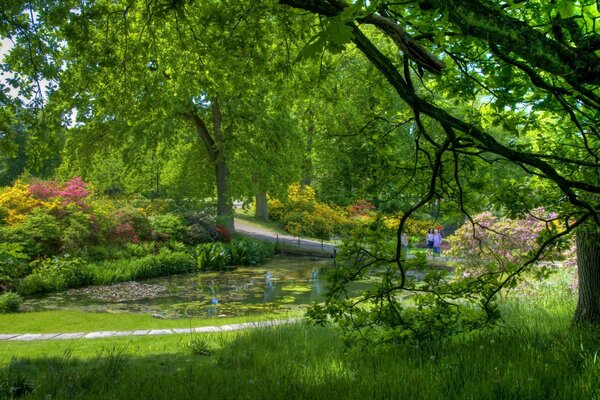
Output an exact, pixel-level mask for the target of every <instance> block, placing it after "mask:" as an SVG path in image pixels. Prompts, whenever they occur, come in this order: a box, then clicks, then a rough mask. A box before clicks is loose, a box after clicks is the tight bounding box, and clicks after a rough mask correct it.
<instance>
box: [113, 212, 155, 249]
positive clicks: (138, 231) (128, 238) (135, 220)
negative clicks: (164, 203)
mask: <svg viewBox="0 0 600 400" xmlns="http://www.w3.org/2000/svg"><path fill="white" fill-rule="evenodd" d="M114 218H115V225H114V228H113V231H112V233H111V234H110V238H111V240H113V241H117V242H120V243H128V242H133V243H137V242H139V241H140V240H146V239H148V238H150V236H151V228H150V221H149V220H148V217H147V216H146V215H145V213H144V212H143V211H142V210H139V209H136V208H133V207H124V208H121V209H119V210H118V211H117V212H116V213H115V214H114Z"/></svg>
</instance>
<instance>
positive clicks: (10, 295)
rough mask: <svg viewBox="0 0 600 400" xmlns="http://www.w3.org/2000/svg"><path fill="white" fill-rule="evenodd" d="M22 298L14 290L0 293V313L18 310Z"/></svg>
mask: <svg viewBox="0 0 600 400" xmlns="http://www.w3.org/2000/svg"><path fill="white" fill-rule="evenodd" d="M21 303H23V298H22V297H21V296H19V295H18V294H17V293H15V292H6V293H3V294H1V295H0V313H14V312H18V311H19V307H21Z"/></svg>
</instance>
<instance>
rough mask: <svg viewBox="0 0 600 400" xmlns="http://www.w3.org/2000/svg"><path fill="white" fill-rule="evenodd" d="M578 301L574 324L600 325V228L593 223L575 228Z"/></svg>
mask: <svg viewBox="0 0 600 400" xmlns="http://www.w3.org/2000/svg"><path fill="white" fill-rule="evenodd" d="M576 235H577V273H578V275H579V299H578V301H577V309H576V310H575V317H574V322H575V323H590V324H598V323H600V227H598V225H596V224H594V223H593V222H587V223H584V224H583V225H582V226H580V227H579V228H577V234H576Z"/></svg>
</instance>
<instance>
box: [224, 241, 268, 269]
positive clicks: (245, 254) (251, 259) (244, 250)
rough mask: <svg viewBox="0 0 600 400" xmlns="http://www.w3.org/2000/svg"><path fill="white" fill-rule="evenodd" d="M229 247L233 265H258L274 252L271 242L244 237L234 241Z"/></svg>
mask: <svg viewBox="0 0 600 400" xmlns="http://www.w3.org/2000/svg"><path fill="white" fill-rule="evenodd" d="M229 249H230V252H231V264H233V265H258V264H260V263H261V262H263V261H264V260H265V259H266V258H269V257H271V256H272V255H273V252H274V246H273V244H271V243H266V242H259V241H258V240H253V239H246V238H244V239H240V240H236V241H234V242H233V243H231V244H230V246H229Z"/></svg>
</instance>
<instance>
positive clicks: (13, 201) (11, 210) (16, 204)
mask: <svg viewBox="0 0 600 400" xmlns="http://www.w3.org/2000/svg"><path fill="white" fill-rule="evenodd" d="M55 206H56V202H55V201H51V200H50V199H40V198H36V197H35V196H33V195H32V194H31V193H30V191H29V186H28V185H26V184H25V183H23V182H21V181H20V180H17V181H16V182H15V183H14V184H13V185H12V186H10V187H6V188H3V189H1V190H0V208H3V209H5V210H6V211H5V215H6V216H5V221H6V222H7V223H8V224H9V225H15V224H18V223H19V222H22V221H23V220H24V219H25V218H26V216H27V214H29V213H30V212H31V211H32V210H34V209H35V208H39V207H42V208H47V209H53V208H54V207H55Z"/></svg>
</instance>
